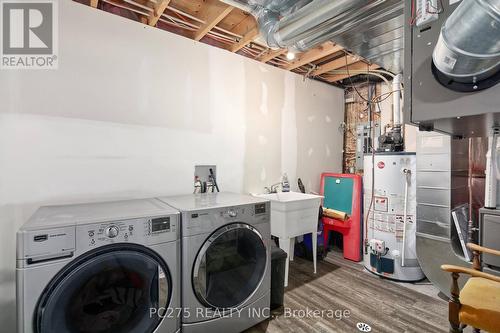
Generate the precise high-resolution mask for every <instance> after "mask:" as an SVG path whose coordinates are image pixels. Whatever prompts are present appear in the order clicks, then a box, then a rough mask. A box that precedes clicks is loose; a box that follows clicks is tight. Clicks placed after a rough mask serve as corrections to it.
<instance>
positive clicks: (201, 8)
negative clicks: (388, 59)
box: [75, 0, 379, 83]
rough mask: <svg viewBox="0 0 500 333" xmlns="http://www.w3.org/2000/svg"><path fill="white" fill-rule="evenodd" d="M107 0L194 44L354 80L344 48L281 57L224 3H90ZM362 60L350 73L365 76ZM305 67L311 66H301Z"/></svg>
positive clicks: (250, 19)
mask: <svg viewBox="0 0 500 333" xmlns="http://www.w3.org/2000/svg"><path fill="white" fill-rule="evenodd" d="M75 1H78V2H81V1H82V0H75ZM104 2H106V3H107V4H109V5H111V7H110V6H101V7H103V8H102V9H103V10H105V11H111V9H112V8H116V7H118V8H120V9H123V10H125V11H131V12H134V13H135V14H137V15H133V16H132V17H135V20H137V21H139V22H142V23H144V24H149V25H151V26H157V23H158V22H159V21H160V20H161V21H162V23H163V24H161V25H160V26H158V28H159V29H163V30H166V31H170V32H172V33H175V34H178V35H181V36H184V37H188V38H191V39H194V40H203V42H204V43H207V44H210V45H212V46H215V47H220V48H224V49H226V50H228V51H230V52H238V51H240V50H241V52H239V53H241V55H243V56H246V57H249V58H252V59H255V60H258V61H261V62H263V63H269V64H271V65H272V66H275V67H280V68H282V69H285V70H291V71H295V72H296V73H298V74H301V75H306V76H307V77H312V78H316V79H319V80H322V81H325V82H331V83H333V82H338V81H340V80H343V79H345V78H347V77H349V76H348V75H347V73H346V71H345V70H344V71H343V69H345V65H346V57H344V56H341V57H339V58H337V53H338V52H341V51H343V50H344V49H343V48H342V47H341V46H340V45H336V44H334V43H333V42H326V43H323V44H321V45H320V46H317V47H315V48H313V49H310V50H308V51H306V52H302V53H300V54H297V57H296V59H295V60H294V61H290V60H287V59H284V58H283V57H282V56H283V55H284V54H286V53H287V50H286V49H279V50H273V49H270V48H269V47H267V46H266V45H264V43H263V42H262V41H260V40H259V39H258V37H259V27H258V24H257V22H256V20H255V18H254V16H253V15H252V14H251V13H247V12H245V11H242V10H241V9H239V8H236V7H232V6H230V5H228V4H226V3H224V2H221V1H220V0H101V1H100V0H88V2H87V4H88V5H89V6H91V7H94V8H97V7H98V6H99V5H100V4H101V3H104ZM167 11H168V12H167ZM165 12H167V13H165ZM171 12H172V13H173V14H172V13H171ZM115 14H117V15H122V16H125V17H129V18H130V16H129V15H128V14H126V13H123V12H120V11H118V12H115ZM169 14H170V15H169ZM162 15H164V16H163V17H162ZM171 15H174V16H175V17H172V16H171ZM193 22H194V23H193ZM235 38H236V40H235ZM344 52H345V51H344ZM331 59H334V60H331ZM363 61H364V60H363V59H361V58H359V57H356V56H352V55H350V54H348V57H347V64H348V65H349V70H352V72H350V73H349V74H350V75H351V76H356V75H359V74H362V72H364V71H365V70H367V69H368V65H367V63H366V62H363ZM305 65H307V68H305V67H302V66H305ZM318 66H319V67H318ZM369 68H370V69H372V70H373V69H376V68H379V66H377V65H371V66H370V67H369ZM331 71H335V72H333V73H332V72H331ZM329 72H330V73H329Z"/></svg>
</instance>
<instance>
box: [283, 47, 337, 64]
mask: <svg viewBox="0 0 500 333" xmlns="http://www.w3.org/2000/svg"><path fill="white" fill-rule="evenodd" d="M343 49H344V48H343V47H342V46H340V45H335V44H334V43H332V42H326V43H323V44H321V45H320V46H317V47H315V48H313V49H311V50H309V51H307V52H304V53H302V54H300V55H299V57H298V58H297V59H296V60H295V61H293V62H292V63H290V64H289V65H287V66H285V67H283V68H284V69H286V70H293V69H295V68H298V67H300V66H303V65H305V64H308V63H310V62H313V61H316V60H318V59H321V58H324V57H326V56H329V55H330V54H334V53H336V52H338V51H342V50H343Z"/></svg>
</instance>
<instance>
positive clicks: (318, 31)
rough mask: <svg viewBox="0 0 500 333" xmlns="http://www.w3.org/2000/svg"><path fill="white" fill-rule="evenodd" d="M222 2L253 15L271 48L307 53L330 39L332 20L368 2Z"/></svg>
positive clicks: (351, 0) (264, 0)
mask: <svg viewBox="0 0 500 333" xmlns="http://www.w3.org/2000/svg"><path fill="white" fill-rule="evenodd" d="M222 1H223V2H225V3H227V4H229V5H232V6H235V7H238V8H240V9H244V10H246V11H249V12H251V13H252V14H253V15H254V16H255V17H256V19H257V22H258V24H259V29H260V32H261V35H262V37H263V38H264V40H265V41H266V43H267V45H268V46H269V47H271V48H288V49H296V50H306V49H309V48H311V47H313V46H316V45H318V44H320V43H322V42H325V41H327V40H329V39H330V36H328V34H327V32H329V31H330V30H331V27H332V23H333V21H332V20H333V19H335V20H338V19H340V18H342V17H345V16H346V15H347V14H349V12H351V11H352V13H350V14H351V15H355V14H356V13H355V12H356V11H353V9H356V8H361V7H362V6H365V5H366V0H336V1H331V0H314V1H299V2H297V1H293V0H281V1H278V0H274V1H269V0H267V1H266V0H260V1H259V0H247V1H244V0H222ZM384 1H385V0H377V1H372V2H373V3H381V2H384ZM278 2H279V5H280V6H278ZM280 7H281V8H280ZM283 9H284V10H285V11H286V12H287V13H286V14H284V12H283ZM357 14H358V15H359V13H357ZM339 22H340V21H339Z"/></svg>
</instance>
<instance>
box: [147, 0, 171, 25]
mask: <svg viewBox="0 0 500 333" xmlns="http://www.w3.org/2000/svg"><path fill="white" fill-rule="evenodd" d="M170 1H171V0H159V1H158V2H157V3H156V5H155V6H154V8H153V12H152V13H151V16H149V17H148V24H149V25H150V26H155V25H156V23H158V20H159V19H160V16H161V15H162V14H163V12H164V11H165V9H167V7H168V4H169V3H170Z"/></svg>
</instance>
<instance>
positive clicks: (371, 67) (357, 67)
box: [325, 60, 380, 82]
mask: <svg viewBox="0 0 500 333" xmlns="http://www.w3.org/2000/svg"><path fill="white" fill-rule="evenodd" d="M344 63H345V60H344ZM379 68H380V66H379V65H377V64H371V65H368V64H367V63H366V62H364V61H358V62H356V63H355V64H353V65H350V66H349V70H352V71H355V70H358V71H359V70H367V71H368V70H375V69H379ZM338 69H339V70H345V71H347V68H346V67H345V66H344V67H342V68H338ZM349 74H351V75H350V76H355V75H358V74H360V73H349ZM349 74H347V72H346V73H343V74H333V75H328V76H325V80H326V81H328V82H337V81H340V80H343V79H347V78H348V77H349Z"/></svg>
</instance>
